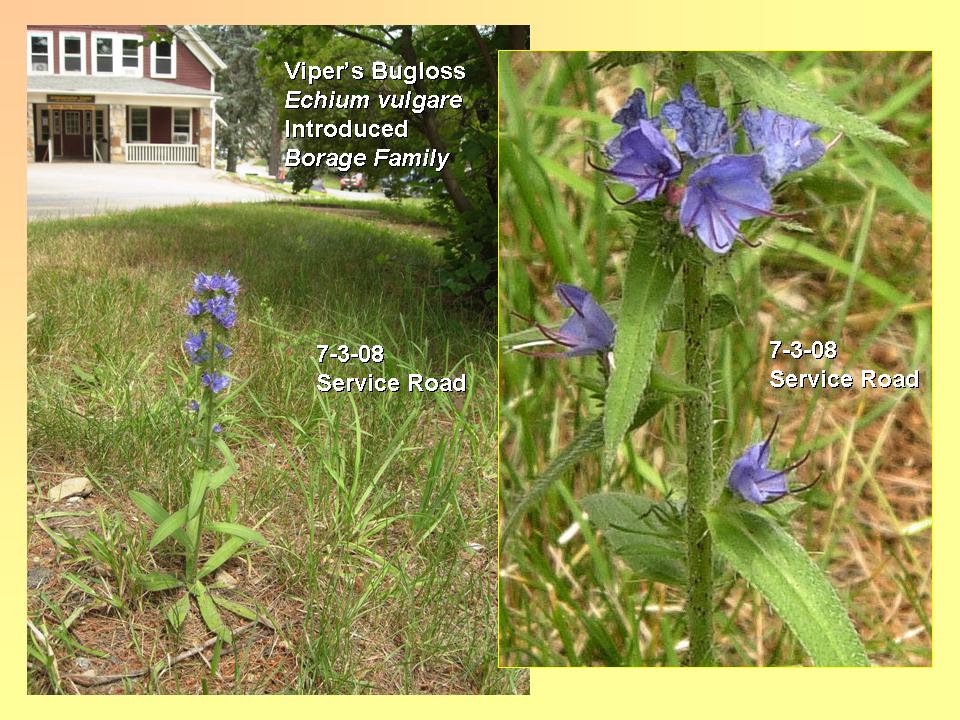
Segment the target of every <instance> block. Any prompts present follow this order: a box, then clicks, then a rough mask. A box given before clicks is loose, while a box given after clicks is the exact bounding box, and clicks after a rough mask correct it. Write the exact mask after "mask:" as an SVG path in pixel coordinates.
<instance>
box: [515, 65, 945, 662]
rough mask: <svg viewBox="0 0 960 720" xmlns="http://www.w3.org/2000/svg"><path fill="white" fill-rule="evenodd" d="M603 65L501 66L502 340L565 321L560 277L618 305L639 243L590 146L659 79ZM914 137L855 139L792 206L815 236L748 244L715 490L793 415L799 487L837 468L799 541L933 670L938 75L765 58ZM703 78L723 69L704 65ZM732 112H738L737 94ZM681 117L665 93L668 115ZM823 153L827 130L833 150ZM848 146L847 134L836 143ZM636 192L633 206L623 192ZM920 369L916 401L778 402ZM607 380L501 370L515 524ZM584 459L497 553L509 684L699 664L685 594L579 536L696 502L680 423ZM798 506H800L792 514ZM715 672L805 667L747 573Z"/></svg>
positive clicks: (641, 70) (825, 397)
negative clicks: (791, 348)
mask: <svg viewBox="0 0 960 720" xmlns="http://www.w3.org/2000/svg"><path fill="white" fill-rule="evenodd" d="M596 57H597V56H596V55H587V54H585V53H569V54H553V53H529V54H528V53H520V54H516V55H514V56H513V57H512V58H511V60H512V62H511V63H510V65H509V66H501V102H502V111H503V120H502V122H501V157H502V158H506V159H507V160H508V161H509V162H501V185H500V192H501V222H502V224H501V254H500V255H501V264H500V308H501V312H500V327H501V334H506V333H509V332H514V331H519V330H522V329H524V328H525V327H527V325H528V323H526V322H524V321H523V320H521V319H518V317H517V316H516V315H514V314H513V313H516V314H518V315H521V316H525V317H535V318H537V319H538V320H540V321H543V322H551V321H558V320H560V319H561V318H563V317H565V316H566V315H567V314H568V311H565V309H564V308H562V307H561V306H560V305H559V303H558V302H557V300H556V298H555V297H554V296H553V285H554V283H555V282H557V281H561V282H573V283H576V284H579V285H581V286H583V287H586V288H588V289H589V290H590V291H591V292H592V293H594V295H595V296H597V297H598V298H599V299H600V301H601V302H605V301H609V300H616V299H618V298H619V297H620V296H621V288H622V274H623V270H624V264H625V260H626V256H627V249H628V248H629V247H630V243H631V241H632V233H633V229H632V226H631V224H630V222H629V215H628V213H626V212H623V211H622V210H620V209H619V208H618V207H616V206H615V205H614V204H613V203H612V202H611V200H610V199H609V198H608V197H607V195H606V192H605V189H604V186H603V183H604V177H603V175H602V174H601V173H598V172H595V171H593V170H591V169H590V168H589V167H587V165H586V163H585V162H584V154H585V149H590V148H591V147H594V146H593V145H591V143H592V142H603V141H605V140H607V139H609V138H610V137H612V136H613V134H614V133H615V132H616V130H617V129H618V127H617V126H615V125H614V124H613V123H611V122H610V119H609V118H610V117H611V116H612V115H613V113H614V112H616V110H617V108H619V107H620V106H621V105H622V103H623V102H624V101H625V100H626V98H627V97H628V95H629V93H630V91H631V90H632V89H633V88H634V87H637V86H639V87H643V88H646V89H647V90H649V89H650V87H651V78H650V75H649V69H648V68H646V67H645V66H635V67H633V68H630V69H624V68H618V69H614V70H610V71H596V70H594V69H592V68H591V67H589V65H590V63H591V62H592V61H593V60H594V59H596ZM767 57H768V59H770V60H771V61H772V62H774V63H776V64H777V65H779V66H780V67H782V68H783V69H784V70H785V71H786V72H788V73H789V74H790V75H791V76H793V77H794V78H795V79H796V80H797V81H798V82H800V83H803V84H805V85H808V86H811V87H814V88H817V89H818V90H819V91H821V92H822V93H824V94H826V95H827V96H828V97H830V98H831V99H833V100H834V101H835V102H837V103H840V104H842V105H844V106H846V107H849V108H851V109H853V110H855V111H857V112H859V113H861V114H863V115H866V116H868V117H870V118H871V119H872V120H874V122H877V123H880V124H881V125H882V126H883V127H885V128H886V129H888V130H890V131H892V132H894V133H896V134H898V135H900V136H902V137H903V138H905V139H906V140H907V141H908V143H909V145H908V146H907V147H897V146H882V147H881V146H873V145H869V144H866V143H862V142H859V141H854V140H849V139H843V140H841V141H840V142H839V143H838V144H837V145H836V146H835V147H833V148H832V149H831V150H830V151H829V153H828V154H827V155H826V157H825V158H824V159H823V160H821V161H820V162H819V163H817V164H816V165H815V166H813V167H812V168H810V169H809V170H808V171H807V172H805V173H802V174H800V175H798V176H796V177H795V178H794V179H793V180H791V181H790V182H789V183H788V185H787V186H786V187H785V188H783V189H782V190H781V191H780V192H779V193H778V202H781V203H783V206H784V207H785V208H787V209H789V210H799V211H802V214H800V215H798V216H796V217H795V220H796V221H797V223H799V224H802V225H803V226H805V227H806V229H807V231H806V232H805V231H804V230H803V229H802V228H798V229H796V230H788V229H776V230H774V231H772V232H768V233H766V234H764V235H763V236H762V238H761V240H762V247H761V248H760V249H757V250H753V249H750V248H747V247H744V246H738V247H737V248H736V249H735V251H734V252H733V253H731V255H730V256H729V257H728V258H727V260H726V261H724V262H721V263H719V266H718V270H717V272H716V277H717V282H718V288H719V289H721V290H723V291H724V292H726V293H727V294H729V295H730V296H731V297H733V298H735V299H736V302H737V306H738V311H739V320H738V321H737V322H734V323H733V324H732V325H730V326H729V327H728V329H727V330H725V331H724V332H722V333H716V334H715V335H714V364H713V368H714V407H715V413H716V415H717V422H716V424H715V432H714V441H715V458H716V463H717V479H716V484H717V488H718V489H719V487H720V486H721V484H722V483H723V482H724V481H725V480H726V475H727V472H728V471H729V468H730V464H731V462H732V458H735V457H737V456H738V455H739V454H740V453H741V452H742V451H743V449H744V448H745V447H746V446H747V445H748V444H749V443H750V442H751V441H752V439H753V438H755V437H756V436H757V435H759V434H761V428H762V432H763V433H765V432H766V431H768V430H769V429H770V427H771V426H772V424H773V423H774V421H775V419H776V418H777V417H778V416H779V418H780V420H779V430H778V441H777V447H776V451H775V452H774V453H773V464H772V467H784V466H786V465H788V464H789V463H791V462H793V461H796V460H799V459H800V458H801V457H802V456H803V455H804V453H805V452H806V451H807V450H811V451H812V452H811V458H810V461H809V462H808V463H807V464H806V465H805V466H804V467H803V468H802V469H801V470H799V471H798V474H797V477H798V481H807V482H809V481H811V480H813V479H814V478H816V477H817V475H818V474H819V473H821V472H822V473H823V479H822V481H821V483H820V485H819V486H818V487H817V488H816V489H815V490H814V491H811V492H810V493H807V494H806V495H805V497H804V500H805V501H806V502H805V503H804V504H803V505H802V506H801V507H799V509H797V510H796V512H795V513H794V515H793V517H792V530H793V533H794V535H795V537H796V538H797V539H798V540H799V542H801V543H802V544H803V546H804V547H805V548H806V549H807V550H808V551H809V552H810V553H811V555H812V557H813V559H814V561H815V562H817V563H818V564H819V565H820V566H821V567H822V568H823V569H824V570H825V571H826V572H827V573H828V575H829V577H830V579H831V582H832V584H833V585H834V587H836V588H837V591H838V593H839V595H840V597H841V599H842V600H843V602H844V604H845V605H846V606H847V608H848V609H849V612H850V615H851V618H852V620H853V622H854V624H855V626H856V628H857V631H858V632H859V634H860V635H861V637H862V638H863V640H864V642H865V644H866V647H867V650H868V653H869V655H870V658H871V661H872V662H873V663H875V664H879V665H927V664H929V663H930V661H931V645H932V622H931V527H932V523H933V519H932V504H931V503H932V500H931V455H930V452H931V450H930V425H931V388H932V378H931V375H930V341H931V287H930V272H931V226H930V219H931V208H930V195H929V191H930V183H931V168H930V143H931V129H930V120H931V115H930V104H931V97H932V89H931V58H930V55H929V54H924V53H866V54H864V53H844V54H833V53H782V54H772V55H768V56H767ZM702 69H703V70H704V71H706V66H704V68H702ZM725 97H727V96H725ZM661 99H662V98H659V97H658V100H661ZM825 136H826V133H825ZM827 139H829V137H827ZM625 194H626V191H625V189H624V188H620V195H621V196H622V195H625ZM770 340H782V341H784V342H790V341H792V340H800V341H802V342H803V343H804V345H805V346H806V347H810V344H811V343H812V342H813V341H815V340H821V341H827V340H834V341H836V342H837V344H838V347H839V356H838V358H837V359H836V360H835V361H833V362H832V363H830V362H817V361H815V360H811V359H804V360H799V361H793V360H790V361H787V362H784V361H783V359H777V360H771V357H770V346H769V344H768V342H769V341H770ZM658 362H659V364H660V366H661V367H662V368H663V369H664V370H665V371H667V372H668V373H670V374H672V375H673V376H674V377H676V378H680V379H682V377H683V348H682V339H681V338H680V337H679V336H678V335H677V334H676V333H672V334H664V335H663V336H662V338H661V345H660V352H659V354H658ZM774 368H779V369H783V370H786V371H787V372H794V373H805V372H814V373H815V372H817V371H819V370H820V369H821V368H823V369H826V370H828V371H830V372H840V371H846V372H852V373H857V372H858V371H859V369H860V368H871V369H876V370H877V371H878V372H912V371H914V370H916V369H919V370H920V371H921V378H922V379H921V387H920V389H919V390H907V391H902V390H867V391H864V392H840V391H830V392H821V391H812V392H811V391H808V390H804V391H799V390H789V389H781V390H775V389H773V388H771V387H770V385H769V383H768V381H769V375H770V372H771V370H772V369H774ZM584 378H587V379H588V380H589V381H590V382H592V383H594V384H598V383H602V379H601V377H600V373H599V370H598V368H597V363H596V362H595V361H594V360H592V359H586V360H570V361H564V360H546V359H538V358H530V357H527V356H523V355H520V354H519V353H504V354H502V356H501V365H500V384H501V405H500V418H501V427H500V438H501V466H500V482H501V491H500V503H501V512H502V513H503V517H507V516H509V515H510V513H511V512H512V511H513V509H514V508H516V507H517V506H518V504H519V503H520V501H521V499H522V498H524V497H525V496H526V495H527V494H528V493H529V492H530V491H531V489H532V488H533V487H535V484H536V481H537V478H538V477H539V476H540V474H541V473H542V472H543V471H544V469H545V468H546V467H547V466H548V464H549V462H550V460H551V459H553V458H555V457H557V455H558V453H559V452H560V451H561V450H562V449H563V448H564V447H566V446H568V445H569V444H570V443H571V441H572V439H573V438H575V437H576V435H577V433H578V432H579V431H580V430H582V429H583V428H584V427H586V425H587V422H588V420H589V419H590V418H593V417H595V416H597V415H598V414H599V413H600V412H601V411H602V408H601V403H600V402H599V401H598V399H597V397H596V395H595V393H593V392H591V391H590V390H588V389H586V388H585V387H583V382H582V381H583V379H584ZM595 455H596V453H594V454H593V456H588V457H587V458H585V459H583V460H582V461H581V462H579V463H578V464H577V465H576V466H575V467H573V468H571V469H569V470H568V471H566V472H565V473H563V475H562V477H560V478H559V480H558V481H557V482H556V483H554V484H553V485H552V487H551V489H550V491H549V492H547V493H546V494H544V495H543V496H542V497H540V498H539V499H538V500H537V502H535V503H533V505H532V506H531V509H530V511H529V512H528V513H527V514H526V515H525V517H524V520H523V522H522V523H521V524H520V525H519V527H518V529H517V532H516V534H515V535H514V536H513V537H511V538H507V539H506V540H505V542H504V546H503V548H502V550H501V574H500V586H499V592H500V606H499V633H500V647H501V658H502V661H503V663H504V664H508V665H532V666H538V665H677V664H681V663H682V662H683V661H684V659H685V647H686V646H685V639H686V633H687V630H686V623H685V616H684V607H683V604H684V597H683V592H682V591H681V590H679V589H676V588H669V587H667V586H665V585H662V584H658V583H651V582H646V581H643V580H641V579H640V578H638V577H637V576H636V574H634V573H632V572H631V571H630V570H629V568H627V567H626V566H625V565H624V564H623V563H622V562H621V561H620V560H619V559H618V558H617V557H615V556H614V555H613V554H612V553H611V552H610V551H609V547H608V546H607V545H606V543H605V542H604V541H603V539H602V537H600V536H599V535H597V534H595V533H593V532H588V533H587V534H586V535H585V534H584V532H582V531H581V532H579V533H573V534H571V533H567V532H566V531H568V529H569V528H570V527H571V524H572V522H573V518H574V517H577V516H579V506H578V501H579V499H580V498H582V497H583V496H585V495H588V494H590V493H594V492H598V491H605V490H613V491H625V492H631V493H644V494H646V495H647V496H650V497H663V496H664V495H665V494H666V493H668V492H671V491H673V492H674V493H675V495H674V497H682V495H683V488H684V483H685V477H684V466H685V465H684V464H685V453H684V435H683V413H682V410H681V408H680V406H679V404H678V403H674V404H672V405H670V406H668V407H667V408H666V409H665V410H664V411H663V412H661V414H660V415H659V416H658V417H657V418H656V419H655V420H654V421H653V422H651V423H648V424H647V425H646V426H644V428H643V429H641V430H640V431H638V432H636V433H635V434H634V435H633V436H632V438H631V442H629V443H624V444H623V445H622V446H621V451H620V458H619V462H618V463H617V464H616V465H615V467H614V470H613V471H612V472H611V473H610V474H608V475H602V474H601V472H600V468H599V463H598V461H597V458H596V457H595ZM781 507H782V506H781ZM715 597H716V601H717V606H716V616H715V627H716V635H717V643H718V657H719V662H720V663H721V664H724V665H750V666H755V665H793V664H806V663H809V659H808V658H807V657H806V655H805V654H804V652H803V651H802V649H801V648H800V647H799V645H798V644H797V643H796V641H795V640H794V638H793V637H792V636H791V634H790V633H789V631H788V630H787V629H786V627H785V626H784V625H783V623H782V622H781V621H780V620H779V619H778V618H777V617H776V615H775V614H774V613H773V612H772V611H771V610H770V609H769V608H768V607H767V605H766V604H765V602H764V601H763V599H762V597H761V596H760V595H759V593H757V592H756V591H755V590H753V589H752V588H750V587H749V586H748V585H747V584H746V583H745V582H744V581H743V580H742V579H739V578H738V577H736V576H735V575H733V574H732V573H730V572H726V573H724V574H722V575H721V576H720V577H719V582H718V585H717V587H716V593H715Z"/></svg>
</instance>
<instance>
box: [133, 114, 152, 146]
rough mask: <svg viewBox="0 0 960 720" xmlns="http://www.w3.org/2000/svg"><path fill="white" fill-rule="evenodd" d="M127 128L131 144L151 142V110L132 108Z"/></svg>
mask: <svg viewBox="0 0 960 720" xmlns="http://www.w3.org/2000/svg"><path fill="white" fill-rule="evenodd" d="M127 127H128V128H129V130H128V131H127V132H128V137H129V139H130V142H150V108H145V107H132V108H130V117H129V122H128V123H127Z"/></svg>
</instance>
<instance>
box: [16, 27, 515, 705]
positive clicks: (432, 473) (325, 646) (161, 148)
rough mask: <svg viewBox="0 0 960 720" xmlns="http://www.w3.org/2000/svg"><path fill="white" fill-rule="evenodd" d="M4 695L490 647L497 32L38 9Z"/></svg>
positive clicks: (211, 689) (360, 686) (397, 661)
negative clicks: (10, 643) (17, 595)
mask: <svg viewBox="0 0 960 720" xmlns="http://www.w3.org/2000/svg"><path fill="white" fill-rule="evenodd" d="M25 34H26V52H27V59H26V71H27V126H26V138H27V143H26V144H27V158H26V160H27V163H26V165H27V168H26V169H27V195H28V197H27V206H28V218H29V224H28V228H27V249H28V318H27V320H28V324H27V338H28V339H27V352H28V357H27V368H28V405H27V423H28V444H27V473H28V474H27V478H26V482H27V486H26V520H27V527H26V532H27V539H28V556H27V558H26V560H27V628H26V630H27V632H26V658H27V691H28V692H29V693H31V694H248V693H249V694H261V693H292V694H298V693H299V694H308V693H324V694H354V693H369V694H385V693H399V694H526V693H528V692H529V677H528V675H527V671H525V670H506V669H505V670H501V669H498V667H497V663H498V661H497V638H496V622H497V611H496V586H497V339H496V317H495V315H496V287H495V286H496V267H497V266H496V262H497V259H496V255H497V245H496V242H497V241H496V228H497V224H496V223H497V218H496V207H497V134H496V133H497V52H498V51H499V50H509V49H525V48H527V47H528V46H529V27H527V26H495V25H486V26H484V25H476V26H474V25H467V26H442V27H441V26H394V25H391V26H234V25H208V26H201V25H196V26H187V25H155V26H139V25H136V26H133V25H116V26H114V25H96V26H80V25H62V26H46V25H45V26H39V25H38V26H28V27H26V28H25Z"/></svg>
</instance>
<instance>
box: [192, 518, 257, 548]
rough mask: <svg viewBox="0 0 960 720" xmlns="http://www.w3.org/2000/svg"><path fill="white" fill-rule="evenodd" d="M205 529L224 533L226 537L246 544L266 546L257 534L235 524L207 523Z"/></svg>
mask: <svg viewBox="0 0 960 720" xmlns="http://www.w3.org/2000/svg"><path fill="white" fill-rule="evenodd" d="M207 528H208V529H210V530H213V531H214V532H219V533H224V534H226V535H233V536H234V537H238V538H242V539H243V540H246V541H247V542H251V543H254V544H255V545H266V544H267V540H266V538H265V537H263V535H261V534H260V533H258V532H257V531H256V530H251V529H250V528H248V527H244V526H243V525H237V524H236V523H228V522H212V523H207Z"/></svg>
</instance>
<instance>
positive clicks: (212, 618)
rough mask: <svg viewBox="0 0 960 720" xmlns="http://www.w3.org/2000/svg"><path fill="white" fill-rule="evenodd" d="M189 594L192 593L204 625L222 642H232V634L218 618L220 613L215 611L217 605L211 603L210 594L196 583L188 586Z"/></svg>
mask: <svg viewBox="0 0 960 720" xmlns="http://www.w3.org/2000/svg"><path fill="white" fill-rule="evenodd" d="M190 592H192V593H193V596H194V597H195V598H196V599H197V607H198V608H200V617H202V618H203V622H204V624H206V626H207V627H208V628H210V631H211V632H213V633H215V634H216V636H217V637H219V638H220V639H221V640H223V641H224V642H228V643H229V642H233V633H231V632H230V628H228V627H227V626H226V625H225V624H224V622H223V618H222V617H220V613H219V612H218V611H217V605H216V603H214V602H213V599H212V598H211V597H210V593H208V592H207V589H206V588H205V587H204V586H203V583H201V582H199V581H197V582H195V583H194V584H193V585H191V586H190Z"/></svg>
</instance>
